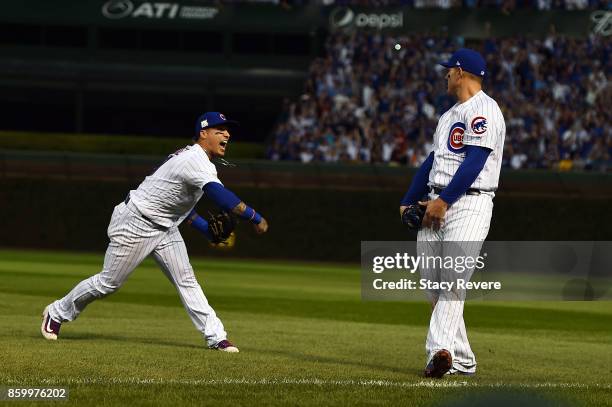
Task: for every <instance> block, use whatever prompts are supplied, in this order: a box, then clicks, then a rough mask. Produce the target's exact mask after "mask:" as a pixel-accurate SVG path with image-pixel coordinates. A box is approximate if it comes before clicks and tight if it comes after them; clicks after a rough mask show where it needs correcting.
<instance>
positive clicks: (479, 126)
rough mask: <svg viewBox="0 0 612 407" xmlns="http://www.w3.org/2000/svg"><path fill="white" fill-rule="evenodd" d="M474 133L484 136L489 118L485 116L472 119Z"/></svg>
mask: <svg viewBox="0 0 612 407" xmlns="http://www.w3.org/2000/svg"><path fill="white" fill-rule="evenodd" d="M470 127H471V128H472V131H473V132H474V133H476V134H482V133H484V132H485V131H487V118H486V117H484V116H477V117H474V118H473V119H472V124H471V125H470Z"/></svg>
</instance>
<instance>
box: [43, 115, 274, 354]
mask: <svg viewBox="0 0 612 407" xmlns="http://www.w3.org/2000/svg"><path fill="white" fill-rule="evenodd" d="M237 125H238V123H237V122H235V121H232V120H227V119H226V117H225V116H224V115H223V114H221V113H219V112H208V113H205V114H203V115H202V116H200V117H199V118H198V120H197V122H196V129H195V130H196V131H195V135H194V138H193V140H194V144H193V145H190V146H187V147H185V148H183V149H180V150H178V151H176V152H175V153H173V154H171V155H170V156H168V158H167V159H166V161H165V162H164V163H163V164H162V165H161V166H160V167H159V168H157V169H156V170H155V172H153V174H151V175H149V176H148V177H146V178H145V179H144V181H143V182H142V183H141V184H140V185H139V186H138V188H137V189H135V190H133V191H130V193H129V194H128V196H127V198H126V199H125V201H124V202H121V203H120V204H118V205H117V206H115V209H114V211H113V214H112V217H111V221H110V225H109V227H108V237H109V239H110V243H109V245H108V249H107V251H106V255H105V257H104V266H103V268H102V271H101V272H100V273H98V274H96V275H94V276H92V277H89V278H88V279H85V280H83V281H81V282H80V283H79V284H77V286H76V287H74V288H73V289H72V290H71V291H70V292H69V293H68V294H67V295H66V296H65V297H64V298H61V299H59V300H57V301H55V302H53V303H51V304H49V305H48V306H47V307H46V308H45V310H44V312H43V322H42V326H41V333H42V335H43V337H44V338H46V339H50V340H56V339H57V337H58V335H59V331H60V327H61V324H62V323H63V322H68V321H73V320H74V319H75V318H77V317H78V315H79V314H80V313H81V312H82V311H83V310H84V309H85V307H86V306H87V305H88V304H89V303H91V302H92V301H94V300H96V299H99V298H102V297H105V296H107V295H109V294H112V293H113V292H115V291H117V290H118V289H119V287H121V285H122V284H123V283H124V282H125V280H126V279H127V278H128V276H129V275H130V273H131V272H132V271H133V270H134V268H136V266H138V265H139V264H140V263H141V262H142V261H143V260H144V259H145V258H146V257H147V256H149V255H152V257H153V258H154V259H155V261H156V262H157V263H158V264H159V266H160V268H161V269H162V271H163V272H164V273H165V274H166V276H167V277H168V278H169V279H170V281H171V282H172V284H174V286H175V287H176V289H177V290H178V292H179V296H180V298H181V301H182V302H183V305H184V306H185V309H186V310H187V313H188V314H189V317H190V318H191V320H192V322H193V323H194V325H195V326H196V328H197V329H198V330H199V331H200V332H201V333H202V335H203V336H204V338H205V340H206V342H207V345H208V347H209V348H212V349H218V350H221V351H225V352H238V348H237V347H236V346H234V345H233V344H232V343H231V342H230V341H229V340H228V339H227V333H226V332H225V329H224V327H223V323H222V322H221V320H220V319H219V318H218V317H217V314H216V313H215V311H214V310H213V308H212V307H211V306H210V304H209V303H208V301H207V299H206V297H205V296H204V292H203V291H202V288H201V287H200V284H198V281H197V280H196V277H195V275H194V272H193V268H192V266H191V264H190V262H189V257H188V255H187V249H186V247H185V243H184V241H183V238H182V236H181V234H180V232H179V229H178V226H179V225H180V224H181V223H182V222H183V221H184V220H186V219H187V221H188V223H189V224H190V225H191V226H193V227H194V228H196V229H197V230H199V231H201V232H202V233H203V234H205V235H206V236H207V237H209V238H210V236H211V235H212V234H211V230H210V228H209V225H208V223H207V222H206V221H205V220H204V219H202V218H201V217H200V216H199V215H198V214H197V213H196V212H195V211H194V207H195V205H196V204H197V203H198V201H199V200H200V198H201V197H202V196H203V195H204V194H205V195H206V196H207V197H208V198H209V199H211V200H212V201H213V202H214V203H215V204H216V205H217V206H219V207H220V208H222V209H223V210H225V211H228V212H229V211H231V212H233V213H234V214H236V215H237V216H239V217H242V218H243V219H246V220H248V221H250V222H252V223H253V226H254V228H255V231H256V232H257V233H258V234H261V233H265V232H266V231H267V230H268V223H267V222H266V220H265V219H264V218H263V217H262V216H261V215H259V214H258V213H257V212H255V210H253V209H252V208H250V207H248V206H247V205H246V204H245V203H244V202H242V201H241V200H240V199H239V198H238V197H237V196H236V195H235V194H234V193H232V192H231V191H229V190H228V189H226V188H225V187H224V186H223V184H221V181H219V178H218V177H217V169H216V167H215V165H214V164H213V163H212V162H211V160H212V159H214V158H222V157H223V156H224V155H225V150H226V148H227V143H228V142H229V139H230V130H231V129H232V128H233V127H235V126H237Z"/></svg>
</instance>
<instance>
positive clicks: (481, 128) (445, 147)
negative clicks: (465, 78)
mask: <svg viewBox="0 0 612 407" xmlns="http://www.w3.org/2000/svg"><path fill="white" fill-rule="evenodd" d="M505 137H506V123H505V122H504V116H503V115H502V112H501V110H500V109H499V106H498V105H497V102H495V100H493V99H492V98H491V97H489V96H488V95H487V94H486V93H484V92H483V91H482V90H481V91H479V92H478V93H477V94H475V95H474V96H472V97H471V98H470V99H468V100H467V101H465V102H463V103H456V104H455V105H454V106H453V107H451V108H450V109H449V110H448V111H447V112H446V113H444V114H443V115H442V117H440V120H439V121H438V127H437V128H436V132H435V134H434V140H433V141H434V162H433V166H432V167H431V171H430V172H429V183H428V185H430V186H437V187H441V188H444V187H446V186H447V185H448V184H449V183H450V181H451V179H452V178H453V176H454V175H455V172H456V171H457V168H459V165H461V163H462V162H463V159H464V158H465V145H473V146H482V147H487V148H490V149H491V150H492V151H491V154H489V157H488V158H487V162H486V163H485V166H484V168H483V169H482V171H481V172H480V174H479V175H478V177H477V178H476V180H475V181H474V183H473V184H472V185H471V188H477V189H480V190H482V191H494V190H496V189H497V184H498V182H499V172H500V169H501V164H502V154H503V151H504V138H505Z"/></svg>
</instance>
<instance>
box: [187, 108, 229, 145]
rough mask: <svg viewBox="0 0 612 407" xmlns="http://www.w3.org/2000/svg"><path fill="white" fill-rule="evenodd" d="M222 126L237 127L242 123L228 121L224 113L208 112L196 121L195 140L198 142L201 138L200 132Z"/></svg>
mask: <svg viewBox="0 0 612 407" xmlns="http://www.w3.org/2000/svg"><path fill="white" fill-rule="evenodd" d="M221 125H223V126H231V127H237V126H239V125H240V123H238V122H237V121H235V120H227V118H226V117H225V115H224V114H223V113H219V112H206V113H204V114H203V115H201V116H200V117H198V120H196V126H195V134H194V136H193V139H194V140H197V139H198V137H200V132H201V131H202V130H204V129H208V128H210V127H217V126H221Z"/></svg>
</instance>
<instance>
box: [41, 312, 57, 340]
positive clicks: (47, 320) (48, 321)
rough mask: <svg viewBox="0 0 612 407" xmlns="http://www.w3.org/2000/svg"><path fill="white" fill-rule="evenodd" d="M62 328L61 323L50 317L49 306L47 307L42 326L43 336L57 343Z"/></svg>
mask: <svg viewBox="0 0 612 407" xmlns="http://www.w3.org/2000/svg"><path fill="white" fill-rule="evenodd" d="M61 327H62V323H61V322H57V321H56V320H54V319H53V318H51V317H50V316H49V306H48V305H47V306H46V307H45V310H44V311H43V314H42V325H41V326H40V332H41V333H42V336H43V337H44V338H45V339H48V340H50V341H56V340H57V337H58V335H59V331H60V328H61Z"/></svg>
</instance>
